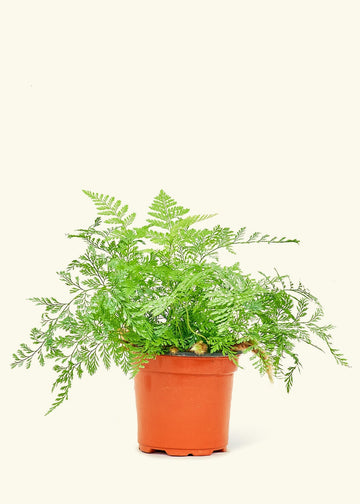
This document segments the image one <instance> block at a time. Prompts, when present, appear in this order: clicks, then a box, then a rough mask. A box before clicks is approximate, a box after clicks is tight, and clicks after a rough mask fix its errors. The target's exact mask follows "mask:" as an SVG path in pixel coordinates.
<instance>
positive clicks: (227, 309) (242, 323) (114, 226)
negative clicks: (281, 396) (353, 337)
mask: <svg viewBox="0 0 360 504" xmlns="http://www.w3.org/2000/svg"><path fill="white" fill-rule="evenodd" d="M84 193H85V194H86V195H87V196H88V197H89V198H90V199H91V200H92V201H93V203H94V204H95V207H96V209H97V212H98V215H97V217H96V218H95V221H93V223H92V224H91V225H90V226H89V227H87V228H80V229H78V230H77V231H76V232H74V233H72V234H69V235H68V237H69V238H80V239H81V240H82V241H83V242H84V243H85V248H84V251H83V252H82V253H81V254H80V256H79V257H77V258H75V259H74V260H72V261H71V262H70V263H69V264H68V265H67V266H66V267H65V268H64V269H63V270H61V271H59V272H58V276H59V279H60V281H61V282H63V283H64V284H65V286H66V287H67V289H68V291H69V296H68V299H65V300H64V301H62V300H58V299H57V298H54V297H50V296H45V297H33V298H31V299H30V300H31V301H32V302H33V303H35V304H36V305H38V306H40V307H41V308H42V310H43V312H42V315H41V318H40V326H39V327H37V328H33V329H32V330H31V331H30V341H29V342H25V343H21V344H20V345H19V348H18V350H17V351H16V352H15V353H14V354H13V359H12V363H11V366H12V367H13V368H15V367H22V366H24V367H25V368H29V367H30V366H31V364H32V362H34V361H37V362H38V363H39V365H41V366H43V365H44V364H45V363H46V362H48V361H50V362H51V363H52V365H53V369H54V371H55V372H56V373H57V377H56V379H55V381H54V383H53V388H52V390H53V391H56V392H57V395H56V397H55V400H54V401H53V403H52V405H51V406H50V408H49V410H48V412H47V414H49V413H50V412H52V411H54V410H55V409H56V408H57V407H58V406H59V405H61V404H62V403H63V402H64V401H66V400H67V399H68V397H69V394H70V389H71V386H72V383H73V380H74V379H75V378H81V377H82V375H83V373H84V372H85V373H89V374H90V375H94V374H95V373H96V372H97V371H98V369H100V368H101V367H103V368H105V369H109V368H110V367H111V366H112V365H115V366H118V367H120V368H121V369H122V371H123V372H124V373H125V374H128V375H129V376H130V378H132V377H134V376H135V375H136V373H137V372H138V371H139V369H141V368H142V367H143V366H144V365H145V363H146V362H147V361H148V360H149V359H151V358H153V357H155V356H156V355H163V354H166V353H169V352H170V351H180V352H190V351H192V352H195V351H200V350H201V351H205V350H204V348H205V349H206V351H207V352H208V353H209V354H210V355H211V354H213V353H215V352H220V353H222V354H223V355H226V356H228V357H229V359H231V360H233V362H235V363H237V354H238V353H239V352H242V353H244V354H246V355H247V356H249V357H250V361H251V363H252V364H253V366H254V367H255V368H256V369H257V370H258V371H259V372H260V374H267V375H268V376H269V378H270V379H271V380H272V378H273V377H275V378H278V379H282V380H284V383H285V387H286V389H287V391H289V390H290V389H291V387H292V385H293V381H294V373H295V371H296V370H300V367H301V363H300V359H299V357H298V354H297V353H296V347H297V345H298V344H302V343H305V344H307V345H310V346H312V347H313V348H315V349H318V350H320V351H328V352H329V353H330V355H331V356H332V357H333V358H334V359H335V361H336V362H337V363H338V364H340V365H343V366H348V362H347V360H346V358H345V357H344V356H343V355H342V353H341V352H340V351H339V350H338V349H336V348H335V347H334V346H333V343H332V335H331V331H332V330H333V327H332V326H331V325H322V324H321V319H322V318H323V316H324V313H323V309H322V307H321V305H320V303H319V300H318V299H317V297H316V296H314V295H313V294H312V293H311V292H310V291H309V289H307V288H306V287H304V286H303V285H302V284H301V283H299V284H298V285H297V286H295V285H294V282H293V281H292V280H291V279H290V277H289V276H288V275H280V273H279V272H278V271H277V270H275V274H273V275H269V274H265V273H262V272H259V276H260V278H259V279H257V278H254V277H252V276H251V275H248V274H244V273H243V272H242V270H241V269H240V266H239V262H236V263H234V264H233V265H231V266H222V265H221V264H220V263H219V257H218V254H219V252H220V251H227V252H229V253H231V254H234V253H236V246H237V245H242V244H247V245H251V244H259V243H267V244H273V245H274V244H284V243H298V240H296V239H287V238H285V237H282V238H277V237H276V236H274V237H271V236H270V235H269V234H263V233H260V232H254V233H248V232H247V230H246V228H245V227H240V228H239V229H238V230H237V231H233V230H232V229H230V228H229V227H223V226H220V225H215V226H214V227H212V228H211V229H208V228H197V227H195V226H196V225H198V224H200V223H202V222H203V221H206V220H208V219H210V218H212V217H214V216H215V215H216V214H210V213H205V214H196V215H190V214H189V212H190V210H189V209H187V208H184V207H182V206H181V205H179V204H178V203H177V202H176V201H175V200H174V199H173V198H172V197H171V196H169V195H168V194H166V193H165V192H164V191H163V190H161V191H160V193H159V194H158V195H157V196H156V197H155V198H154V200H153V202H152V203H151V205H150V208H149V212H148V218H147V223H146V224H145V225H143V226H141V227H134V226H133V222H134V219H135V213H129V212H128V206H127V205H122V203H121V201H120V200H116V199H115V198H114V197H113V196H111V197H110V196H108V195H104V194H99V193H94V192H91V191H84ZM103 217H105V219H106V220H105V221H104V222H103V220H102V219H103Z"/></svg>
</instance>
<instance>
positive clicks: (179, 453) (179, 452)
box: [139, 445, 227, 457]
mask: <svg viewBox="0 0 360 504" xmlns="http://www.w3.org/2000/svg"><path fill="white" fill-rule="evenodd" d="M139 449H140V451H142V452H144V453H156V452H159V451H162V452H165V453H166V454H167V455H173V456H175V457H186V456H187V455H194V456H204V455H211V454H212V453H213V452H214V451H216V452H226V449H227V448H226V446H224V447H222V448H209V449H205V450H196V449H195V450H194V449H190V448H189V449H188V450H186V449H177V448H166V449H165V448H152V447H150V446H145V445H139Z"/></svg>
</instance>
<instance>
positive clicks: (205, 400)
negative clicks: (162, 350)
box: [134, 355, 237, 455]
mask: <svg viewBox="0 0 360 504" xmlns="http://www.w3.org/2000/svg"><path fill="white" fill-rule="evenodd" d="M236 369H237V366H236V365H235V364H234V363H233V362H231V361H230V360H229V359H228V357H224V356H220V357H213V356H211V357H210V356H209V357H204V356H201V357H198V356H191V357H189V356H170V355H159V356H157V357H156V358H155V359H152V360H150V361H149V362H148V363H147V364H145V367H144V368H142V369H141V370H140V371H139V372H138V373H137V374H136V376H135V378H134V382H135V396H136V408H137V417H138V442H139V448H140V450H141V451H144V452H147V453H151V452H153V451H155V450H162V451H165V452H166V453H167V454H168V455H190V454H192V455H210V454H211V453H213V452H214V451H219V450H221V451H225V450H226V448H227V444H228V436H229V419H230V405H231V394H232V387H233V375H234V371H236Z"/></svg>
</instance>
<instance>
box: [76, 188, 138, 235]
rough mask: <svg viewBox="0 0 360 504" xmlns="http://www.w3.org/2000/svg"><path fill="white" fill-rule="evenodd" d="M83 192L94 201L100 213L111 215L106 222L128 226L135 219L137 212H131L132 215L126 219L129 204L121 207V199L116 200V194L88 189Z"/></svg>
mask: <svg viewBox="0 0 360 504" xmlns="http://www.w3.org/2000/svg"><path fill="white" fill-rule="evenodd" d="M83 193H84V194H86V196H88V197H89V198H90V199H91V200H92V201H93V203H94V204H95V206H96V208H97V211H98V214H99V215H108V216H109V218H108V219H106V220H105V221H104V222H105V223H106V224H118V225H122V226H124V227H126V226H127V225H129V223H131V222H132V221H133V220H134V218H135V214H131V217H130V218H129V217H128V219H127V221H125V220H124V216H125V214H126V213H127V211H128V208H129V207H128V205H124V206H123V207H121V201H120V200H115V198H114V196H111V197H110V196H109V195H107V194H99V193H95V192H92V191H86V190H83ZM110 216H111V217H110Z"/></svg>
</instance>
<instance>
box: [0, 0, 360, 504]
mask: <svg viewBox="0 0 360 504" xmlns="http://www.w3.org/2000/svg"><path fill="white" fill-rule="evenodd" d="M359 14H360V10H359V2H358V1H348V0H341V1H340V0H339V1H336V0H327V1H320V0H303V1H301V2H300V1H289V0H283V1H279V0H272V1H257V0H252V1H244V2H243V1H227V0H222V1H211V0H208V1H199V0H191V1H188V0H182V1H181V2H178V1H170V0H167V1H159V0H151V1H137V0H133V1H120V0H119V1H106V0H102V1H101V2H100V1H98V2H95V1H79V0H71V1H68V0H63V1H62V2H55V1H52V0H44V1H39V0H33V1H31V2H29V1H19V0H11V1H10V0H9V1H6V0H5V1H3V2H2V3H1V7H0V25H1V26H0V38H1V40H0V48H1V49H0V50H1V73H2V77H1V83H0V86H1V95H0V100H1V117H0V123H1V151H0V156H1V173H2V184H1V237H2V246H1V277H0V278H1V312H2V316H1V335H2V344H1V345H2V346H1V408H2V412H1V436H2V439H1V463H2V465H3V467H2V469H1V477H2V483H1V485H0V494H1V500H2V502H6V503H11V504H20V503H23V502H28V503H29V504H33V503H34V504H35V503H36V504H43V503H47V502H51V503H53V504H58V503H60V502H68V503H70V504H72V503H75V502H79V503H83V502H87V503H89V504H90V503H91V504H92V503H98V502H106V503H109V504H113V503H118V502H141V501H144V502H150V503H152V502H154V503H155V502H156V503H165V502H174V503H180V502H200V501H201V502H209V503H216V502H227V501H231V502H236V501H241V502H247V503H253V504H258V503H259V504H260V503H263V502H266V503H268V504H272V503H278V504H285V503H288V502H291V503H294V504H298V503H312V502H327V503H328V504H332V503H338V502H346V503H347V504H352V503H357V502H359V499H360V497H359V491H358V484H357V479H358V472H359V465H358V460H359V459H358V456H359V449H360V443H359V434H358V428H359V349H360V347H359V322H358V320H359V318H358V312H359V266H358V260H359V252H360V250H359V237H358V236H359V230H358V228H359V224H358V223H359V183H358V178H357V176H358V170H359V160H360V159H359V158H360V156H359V133H360V131H359V130H360V127H359V117H360V101H359V89H360V74H359V47H360V36H359V23H360V16H359ZM161 188H162V189H164V190H165V191H166V192H168V193H169V194H170V195H172V196H173V197H174V198H175V199H177V200H178V202H179V203H180V204H182V205H183V206H185V207H188V208H191V210H192V211H193V212H194V213H201V212H203V213H213V212H217V213H218V216H217V217H215V218H214V219H213V222H212V223H213V225H215V224H217V223H219V224H222V225H226V226H230V227H232V228H233V229H236V228H240V227H241V226H247V228H248V230H249V231H261V232H264V233H269V234H271V235H278V236H287V237H289V238H298V239H299V240H300V241H301V244H300V245H299V246H298V245H293V244H291V245H271V246H269V245H258V246H257V245H252V246H242V247H240V248H239V249H237V255H236V256H230V257H229V256H227V255H225V256H224V258H223V259H224V261H225V262H228V263H229V264H230V263H231V262H232V261H235V260H238V261H239V262H240V264H241V266H242V268H243V270H244V271H245V272H249V273H254V274H255V273H256V272H257V271H258V270H262V271H265V272H268V273H272V272H273V271H274V270H273V268H274V267H276V268H277V269H278V270H279V272H281V273H288V274H290V275H291V277H292V278H293V279H294V281H298V280H300V281H302V282H303V283H304V284H305V285H306V286H307V287H308V288H310V290H311V291H312V292H313V293H314V294H315V295H317V296H318V297H319V299H320V301H321V302H322V304H323V307H324V310H325V313H326V321H327V322H331V323H333V324H334V325H335V326H336V329H335V331H334V333H333V334H334V342H335V346H336V347H337V348H340V349H341V351H342V352H343V353H344V354H345V355H346V356H347V357H348V359H349V361H350V363H351V365H352V367H351V368H349V369H347V368H343V367H340V366H337V365H336V363H335V361H334V360H333V359H332V358H331V356H329V355H328V354H322V353H320V352H318V351H317V350H315V349H312V348H310V347H309V348H307V347H306V348H303V349H301V348H299V349H298V351H299V353H300V355H301V359H302V362H303V370H302V373H301V375H297V376H296V377H295V383H294V388H293V391H292V393H291V394H290V395H288V394H286V392H285V388H284V385H283V383H281V382H279V383H276V384H274V385H271V384H270V383H269V382H268V381H267V379H266V377H261V376H260V375H259V374H258V373H257V371H255V370H254V369H253V368H252V366H251V364H250V363H249V361H248V359H247V358H246V357H242V358H241V359H242V363H243V365H244V369H243V370H238V371H237V373H236V375H235V378H234V391H233V398H232V414H231V421H230V440H229V451H228V452H227V453H219V454H214V455H212V456H210V457H186V458H177V457H169V456H166V455H163V454H154V455H146V454H142V453H141V452H139V451H138V448H137V442H136V411H135V399H134V391H133V382H132V381H131V380H129V379H128V378H127V377H125V376H124V375H123V374H122V372H121V370H120V369H116V368H113V369H112V370H110V371H105V370H100V371H99V372H98V373H97V374H96V375H94V376H93V377H89V376H84V377H83V379H82V380H81V381H75V382H74V385H73V388H72V390H71V395H70V400H69V401H67V402H66V403H65V404H63V405H62V406H61V407H60V408H59V409H57V410H56V411H54V413H52V414H51V415H49V416H47V417H45V416H44V413H45V411H46V410H47V408H48V407H49V405H50V404H51V402H52V400H53V396H52V395H51V393H50V389H51V384H52V381H53V380H54V375H55V373H54V372H53V371H52V369H51V366H50V365H47V366H46V367H45V368H40V366H38V365H36V364H35V365H33V367H32V368H31V369H30V370H29V371H27V370H25V369H22V368H21V369H15V370H11V369H10V361H11V354H12V353H13V352H14V351H15V350H16V349H17V348H18V346H19V344H20V343H22V342H28V341H29V339H28V338H29V331H30V329H31V328H32V327H34V326H36V325H38V324H39V319H40V314H41V309H40V308H39V307H36V306H35V305H33V304H32V303H30V302H29V301H27V298H29V297H32V296H59V297H60V298H61V299H66V291H65V287H64V286H63V284H62V283H61V282H60V281H59V279H58V277H57V275H56V271H59V270H61V269H63V268H65V267H66V265H67V264H68V262H70V260H72V259H74V258H75V257H78V255H79V254H80V253H81V252H82V250H83V245H82V244H81V243H80V241H79V242H78V241H76V240H68V239H67V238H66V236H65V234H66V233H69V232H72V231H74V230H75V229H77V228H79V227H87V226H88V225H90V224H91V223H92V222H93V220H94V218H95V215H96V214H95V208H94V206H93V205H92V203H91V201H90V200H88V199H87V198H86V196H85V195H84V194H83V193H82V192H81V190H82V189H89V190H93V191H96V192H100V193H105V194H110V195H114V196H116V197H117V198H119V199H121V200H122V201H123V202H124V203H128V204H129V206H130V208H131V209H133V210H134V211H136V212H137V221H136V222H137V223H138V224H139V225H140V224H142V223H144V221H145V219H146V209H147V207H148V205H149V204H150V203H151V201H152V199H153V197H154V196H155V195H156V194H157V193H158V192H159V190H160V189H161ZM209 223H210V221H209Z"/></svg>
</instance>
